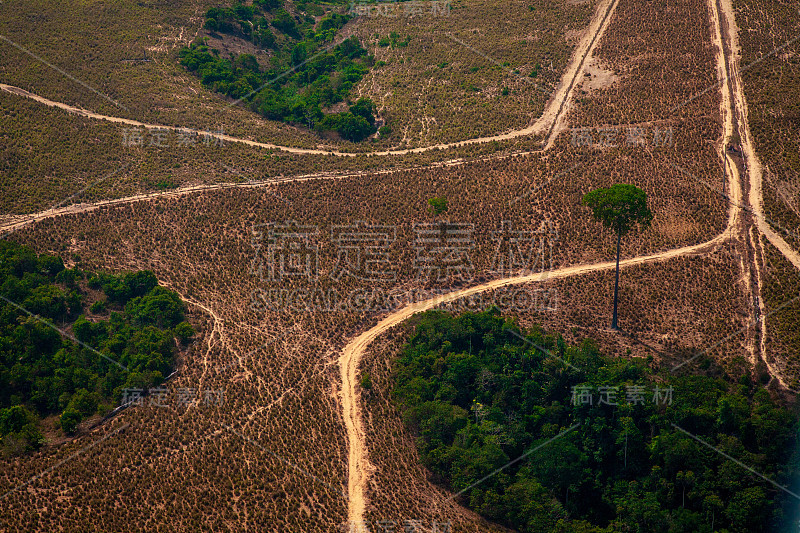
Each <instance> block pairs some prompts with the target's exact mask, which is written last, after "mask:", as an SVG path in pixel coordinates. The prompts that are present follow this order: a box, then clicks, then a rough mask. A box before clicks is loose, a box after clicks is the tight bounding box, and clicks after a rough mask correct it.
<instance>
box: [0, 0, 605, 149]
mask: <svg viewBox="0 0 800 533" xmlns="http://www.w3.org/2000/svg"><path fill="white" fill-rule="evenodd" d="M618 1H619V0H603V1H601V3H600V4H599V5H598V7H597V11H596V12H595V14H594V17H593V18H592V21H591V22H590V23H589V27H588V28H587V29H586V30H585V32H584V35H583V37H582V38H581V40H580V42H579V43H578V45H577V46H576V48H575V51H574V52H573V54H572V57H571V59H570V62H569V63H568V64H567V68H566V70H565V72H564V74H563V75H562V76H561V80H560V81H559V84H558V87H556V91H555V93H553V96H552V97H551V98H550V100H549V101H548V102H547V105H545V109H544V112H543V113H542V116H541V117H539V118H538V119H537V120H536V121H535V122H534V123H533V124H532V125H530V126H528V127H527V128H524V129H521V130H514V131H510V132H507V133H501V134H498V135H491V136H487V137H476V138H474V139H467V140H465V141H458V142H453V143H442V144H435V145H430V146H421V147H418V148H407V149H403V150H382V151H375V152H342V151H339V150H322V149H314V148H296V147H292V146H281V145H277V144H273V143H263V142H257V141H253V140H251V139H244V138H241V137H233V136H231V135H225V134H224V133H214V132H206V131H202V130H195V129H191V128H183V127H178V126H165V125H161V124H148V123H145V122H139V121H138V120H132V119H128V118H121V117H112V116H108V115H101V114H99V113H94V112H92V111H88V110H86V109H81V108H79V107H74V106H71V105H69V104H65V103H63V102H56V101H53V100H50V99H47V98H44V97H43V96H39V95H37V94H34V93H31V92H28V91H26V90H25V89H21V88H19V87H15V86H13V85H8V84H5V83H0V89H2V90H3V91H5V92H7V93H10V94H15V95H17V96H22V97H25V98H30V99H31V100H34V101H36V102H39V103H40V104H44V105H46V106H50V107H55V108H58V109H62V110H64V111H66V112H68V113H73V114H76V115H80V116H82V117H86V118H91V119H96V120H106V121H109V122H115V123H118V124H127V125H129V126H135V127H140V128H146V129H167V130H171V131H175V132H183V133H190V134H198V135H206V136H209V137H212V138H215V139H219V140H222V141H227V142H235V143H243V144H246V145H248V146H253V147H257V148H267V149H271V150H281V151H284V152H289V153H293V154H311V155H333V156H338V157H356V156H359V155H373V156H393V155H405V154H417V153H422V152H429V151H431V150H446V149H450V148H459V147H462V146H468V145H471V144H481V143H488V142H493V141H505V140H509V139H516V138H518V137H526V136H529V135H534V134H540V133H545V132H547V139H546V143H545V147H548V146H549V145H550V144H552V141H553V139H554V138H555V137H556V136H557V135H558V132H559V131H560V129H561V128H563V127H564V125H565V123H566V120H565V118H564V115H565V111H566V110H567V108H568V104H567V103H568V101H569V99H570V97H571V95H572V90H573V88H574V86H575V82H576V81H578V80H580V77H581V76H582V75H583V71H584V68H585V65H586V59H587V58H588V57H590V55H591V52H592V51H593V50H594V47H595V45H596V44H597V42H598V41H599V40H600V37H601V36H602V35H603V32H604V31H605V28H606V27H607V26H608V20H609V19H610V18H611V14H612V12H613V10H614V8H615V7H616V5H617V2H618Z"/></svg>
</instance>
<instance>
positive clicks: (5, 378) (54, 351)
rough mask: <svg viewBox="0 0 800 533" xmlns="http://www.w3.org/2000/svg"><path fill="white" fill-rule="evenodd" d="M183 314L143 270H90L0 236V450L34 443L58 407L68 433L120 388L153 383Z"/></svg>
mask: <svg viewBox="0 0 800 533" xmlns="http://www.w3.org/2000/svg"><path fill="white" fill-rule="evenodd" d="M89 301H92V303H91V305H88V304H89ZM87 306H88V309H87ZM183 318H184V305H183V302H182V301H181V300H180V298H179V297H178V295H177V294H176V293H174V292H172V291H169V290H167V289H164V288H163V287H160V286H158V283H157V280H156V277H155V275H153V273H152V272H150V271H139V272H132V273H128V274H121V275H116V276H115V275H110V274H103V273H98V274H90V273H87V272H83V271H81V270H80V269H77V268H74V269H66V268H64V263H63V262H62V260H61V258H59V257H55V256H51V255H37V254H36V253H35V252H34V251H33V250H31V249H30V248H27V247H24V246H20V245H18V244H15V243H11V242H8V241H0V437H2V444H3V451H4V452H5V453H6V454H18V453H23V452H25V451H29V450H32V449H35V448H37V447H39V446H41V444H43V442H44V438H43V435H42V424H43V422H42V419H43V418H44V417H48V416H50V415H59V422H60V427H61V430H62V431H63V432H64V433H67V434H70V433H72V432H74V431H75V429H76V426H77V425H78V424H79V423H80V422H81V421H82V420H84V419H85V418H87V417H90V416H92V415H95V414H98V413H99V414H104V413H106V412H108V411H110V410H111V408H112V406H114V405H117V404H118V403H119V399H120V396H121V391H122V389H124V388H140V389H145V388H148V387H150V386H152V385H155V384H158V383H160V382H161V381H162V380H163V378H164V377H165V376H166V375H168V373H169V372H171V370H172V368H173V366H174V360H175V355H176V349H177V348H176V346H175V338H179V339H180V340H181V341H183V342H186V341H187V340H188V339H189V338H190V337H191V336H192V335H193V334H194V333H193V331H192V327H191V326H190V325H189V324H188V323H187V322H185V321H184V320H183ZM48 324H49V325H48ZM52 326H54V327H55V328H58V329H59V330H61V331H63V332H66V333H67V334H70V335H72V336H74V338H75V339H77V340H78V341H80V342H75V341H73V340H71V339H70V338H68V337H66V336H65V335H62V334H61V333H59V332H58V331H56V330H55V329H54V327H52ZM45 429H47V428H45Z"/></svg>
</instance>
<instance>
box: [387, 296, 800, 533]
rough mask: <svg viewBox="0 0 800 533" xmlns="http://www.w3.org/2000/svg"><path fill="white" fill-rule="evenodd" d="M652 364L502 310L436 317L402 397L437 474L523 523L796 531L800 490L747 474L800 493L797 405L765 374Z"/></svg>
mask: <svg viewBox="0 0 800 533" xmlns="http://www.w3.org/2000/svg"><path fill="white" fill-rule="evenodd" d="M517 335H520V336H521V337H518V336H517ZM522 337H524V339H523V338H522ZM647 363H648V362H647V361H643V360H636V359H634V360H631V359H623V358H614V359H612V358H609V357H605V356H603V355H601V354H600V353H599V351H598V349H597V347H596V346H595V345H594V344H593V343H592V342H591V341H585V342H584V343H583V344H582V345H581V346H578V347H573V346H567V345H566V344H565V343H564V341H563V339H562V338H561V337H559V336H554V335H548V334H547V333H546V332H544V331H543V330H541V329H539V328H533V329H532V330H530V331H521V330H520V328H519V327H517V325H516V324H515V323H514V322H513V321H511V320H506V319H504V318H502V317H501V316H499V315H498V313H497V312H496V310H489V311H486V312H483V313H477V314H474V313H467V314H464V315H461V316H459V317H454V316H451V315H449V314H446V313H443V312H439V311H434V312H428V313H426V314H424V315H422V316H421V317H420V318H419V321H418V324H417V325H416V329H415V331H414V334H413V336H412V337H411V339H410V341H409V342H408V343H407V345H406V346H405V347H404V348H403V351H402V353H401V356H400V358H399V360H398V361H397V363H396V367H395V374H394V375H395V380H396V381H395V387H396V388H395V390H394V395H395V397H396V399H397V400H398V402H399V404H400V406H401V410H402V412H403V417H404V420H405V422H406V424H407V425H408V427H409V428H410V430H411V431H412V433H413V434H414V435H415V436H416V437H417V446H418V449H419V452H420V456H421V458H422V460H423V461H424V464H425V466H426V467H427V468H428V469H429V470H430V472H431V474H432V476H433V481H434V482H436V483H439V484H442V485H444V486H446V487H447V488H448V489H449V490H451V491H453V492H455V493H459V496H458V498H459V499H460V501H461V502H462V503H463V504H464V505H466V506H468V507H470V508H471V509H474V510H475V511H477V512H479V513H481V514H482V515H483V516H485V517H487V518H489V519H491V520H493V521H496V522H498V523H501V524H503V525H506V526H508V527H512V528H514V529H516V530H518V531H523V532H534V531H535V532H542V531H595V532H597V531H609V532H610V531H632V532H653V531H669V532H711V531H731V532H733V531H737V532H738V531H742V532H744V531H748V532H753V531H787V530H788V529H789V528H790V523H791V521H793V520H797V519H798V518H800V517H799V516H798V514H797V508H798V503H800V502H798V501H797V500H798V499H800V498H796V497H794V496H792V495H790V494H788V493H787V492H785V491H782V490H779V489H777V488H776V487H775V485H773V484H771V483H770V482H768V481H765V480H764V479H763V478H761V477H759V476H758V475H755V474H754V473H752V472H751V471H750V470H748V469H749V468H751V469H752V470H753V471H754V472H758V473H759V474H761V475H763V476H764V477H766V478H768V479H770V480H773V481H774V482H775V483H777V484H778V485H781V486H785V487H787V490H789V491H792V492H794V493H795V494H797V493H798V492H800V491H798V487H797V485H798V482H797V481H798V473H800V470H798V452H797V444H798V433H797V431H798V417H797V416H796V412H795V411H794V408H787V407H781V406H779V405H777V404H776V403H775V402H774V401H773V400H772V399H771V398H770V395H769V393H768V392H767V391H766V390H765V389H764V388H762V387H760V386H758V385H757V384H754V383H753V382H752V380H751V379H741V380H740V382H731V380H728V379H725V376H724V375H723V374H722V373H720V377H708V376H699V375H685V376H676V375H673V374H669V373H668V372H667V373H657V372H654V371H653V370H651V369H650V366H651V365H648V364H647ZM670 387H671V388H670ZM698 439H699V440H698ZM700 441H703V442H700ZM703 443H706V444H708V446H706V445H705V444H703ZM710 446H711V447H714V448H716V450H715V449H712V448H710ZM526 454H527V455H526ZM723 454H727V455H728V456H729V457H730V458H731V459H729V458H726V457H725V455H723ZM520 457H522V459H520V460H518V461H516V462H513V463H511V464H510V465H509V462H511V461H513V460H515V459H518V458H520ZM737 461H738V462H739V463H740V464H737ZM506 465H508V466H506ZM742 465H746V467H743V466H742ZM504 466H505V468H504ZM484 478H486V479H484ZM462 491H463V492H462ZM791 529H792V531H794V530H796V527H792V528H791Z"/></svg>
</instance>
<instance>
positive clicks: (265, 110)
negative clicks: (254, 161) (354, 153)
mask: <svg viewBox="0 0 800 533" xmlns="http://www.w3.org/2000/svg"><path fill="white" fill-rule="evenodd" d="M282 4H283V2H282V0H263V1H260V0H256V1H255V2H253V5H245V4H241V3H237V4H235V5H234V6H233V7H213V8H211V9H209V10H208V11H207V12H206V21H205V28H206V29H207V30H209V31H211V32H214V33H216V34H228V35H234V36H236V37H239V38H242V39H246V40H248V41H251V42H252V43H253V44H254V45H255V46H256V47H258V48H260V49H263V50H266V49H271V50H272V54H271V57H270V63H269V66H268V67H267V68H262V67H261V65H259V63H258V61H257V59H256V57H255V56H254V55H252V54H239V55H237V56H236V57H221V56H220V52H219V50H216V49H214V48H211V47H209V46H208V45H207V44H206V41H207V39H200V41H199V42H195V43H193V44H192V45H191V46H189V47H185V48H183V49H182V50H181V51H180V53H179V57H180V61H181V64H182V65H184V66H185V67H186V68H187V69H189V70H190V71H192V72H194V73H196V74H197V75H198V76H200V78H201V80H202V82H203V85H205V86H206V87H209V88H210V89H212V90H214V91H216V92H219V93H222V94H225V95H227V96H230V97H231V98H236V99H243V100H245V101H246V102H248V103H249V105H250V107H251V109H252V110H253V111H256V112H257V113H260V114H261V115H264V116H265V117H267V118H269V119H272V120H280V121H284V122H288V123H294V124H300V125H303V126H307V127H308V128H313V129H315V130H316V131H318V132H320V133H324V132H336V133H338V134H339V135H340V136H341V137H342V138H344V139H347V140H350V141H356V142H357V141H361V140H363V139H365V138H366V137H368V136H369V135H371V134H372V133H374V132H375V116H374V112H375V106H374V104H373V102H372V101H371V100H369V99H368V98H361V99H359V100H358V101H356V102H355V103H354V104H353V105H350V107H349V110H348V111H343V112H338V113H324V112H323V109H324V108H329V107H330V106H332V105H334V104H337V103H339V102H343V101H346V100H348V98H349V96H350V90H351V89H352V87H353V86H354V85H355V84H356V83H358V82H359V81H360V80H361V79H362V78H363V77H364V74H366V73H367V71H368V70H369V67H370V66H371V65H372V63H373V62H374V58H373V57H372V56H369V55H367V51H366V50H365V49H364V48H363V47H362V46H361V44H360V42H359V41H358V39H357V38H356V37H350V38H348V39H345V40H343V41H342V42H339V43H338V44H335V45H334V43H335V42H336V34H337V31H338V30H339V29H341V28H342V26H344V25H345V24H346V23H347V21H348V20H350V16H348V15H342V14H339V13H335V12H330V13H328V14H327V15H325V16H324V17H322V18H320V20H319V21H317V20H316V18H315V17H314V16H312V14H321V13H322V11H321V8H320V7H319V6H317V5H316V4H298V5H297V6H296V7H298V9H300V8H302V9H305V10H306V11H301V12H300V14H298V15H296V16H293V15H292V14H291V13H289V11H287V9H285V8H284V7H283V6H282Z"/></svg>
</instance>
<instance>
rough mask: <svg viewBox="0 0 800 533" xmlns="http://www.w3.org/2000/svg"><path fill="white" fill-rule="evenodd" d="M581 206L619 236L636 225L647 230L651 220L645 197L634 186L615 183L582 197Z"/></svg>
mask: <svg viewBox="0 0 800 533" xmlns="http://www.w3.org/2000/svg"><path fill="white" fill-rule="evenodd" d="M583 204H584V205H587V206H589V207H591V208H592V215H593V216H594V218H596V219H597V220H600V221H601V222H602V223H603V225H604V226H605V227H607V228H610V229H612V230H614V233H617V234H619V235H625V234H626V233H628V231H630V230H631V229H632V228H633V226H634V225H636V224H639V225H640V226H642V227H643V228H647V227H648V226H649V225H650V222H652V220H653V213H651V212H650V209H649V208H648V207H647V195H646V194H645V192H644V191H643V190H641V189H640V188H638V187H636V186H635V185H628V184H625V183H617V184H615V185H612V186H611V187H609V188H607V189H596V190H594V191H591V192H589V193H586V195H584V197H583Z"/></svg>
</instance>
